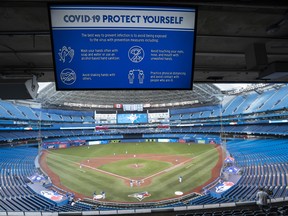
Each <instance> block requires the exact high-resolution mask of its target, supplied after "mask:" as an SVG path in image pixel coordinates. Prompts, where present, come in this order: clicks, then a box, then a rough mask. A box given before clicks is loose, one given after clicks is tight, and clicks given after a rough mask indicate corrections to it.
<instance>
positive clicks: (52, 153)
mask: <svg viewBox="0 0 288 216" xmlns="http://www.w3.org/2000/svg"><path fill="white" fill-rule="evenodd" d="M221 159H222V157H221V150H220V147H217V146H216V145H208V144H193V143H189V144H188V143H150V142H145V143H110V144H102V145H94V146H82V147H73V148H68V149H58V150H49V151H46V152H45V153H44V154H43V156H42V157H41V167H42V168H43V169H44V170H45V172H46V173H48V174H49V176H50V178H51V179H52V181H53V183H54V184H56V185H57V186H58V187H60V188H64V189H66V190H69V191H71V192H74V193H75V194H76V195H77V196H80V197H82V198H83V197H88V198H92V197H93V193H94V192H96V194H100V193H101V192H102V191H104V192H105V194H106V197H105V200H106V201H121V202H137V199H135V196H133V194H137V193H141V192H148V193H146V195H145V199H144V200H143V201H155V200H161V199H167V198H172V197H177V195H175V192H176V191H177V192H183V193H184V194H186V193H188V192H192V191H197V192H199V191H200V189H201V188H202V187H203V186H204V185H205V184H207V183H208V182H209V181H211V180H213V179H214V178H217V176H218V175H219V172H220V168H221V163H222V161H221ZM179 178H181V180H180V179H179ZM176 194H177V193H176Z"/></svg>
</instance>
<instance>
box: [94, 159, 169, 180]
mask: <svg viewBox="0 0 288 216" xmlns="http://www.w3.org/2000/svg"><path fill="white" fill-rule="evenodd" d="M171 166H172V164H171V163H168V162H163V161H155V160H144V159H136V158H130V159H127V160H121V161H116V162H112V163H108V164H105V165H103V166H100V167H99V169H101V170H105V171H107V172H111V173H115V174H117V175H121V176H124V177H128V178H135V177H137V178H144V177H147V176H150V175H153V174H155V173H157V172H160V171H162V170H165V169H167V168H169V167H171Z"/></svg>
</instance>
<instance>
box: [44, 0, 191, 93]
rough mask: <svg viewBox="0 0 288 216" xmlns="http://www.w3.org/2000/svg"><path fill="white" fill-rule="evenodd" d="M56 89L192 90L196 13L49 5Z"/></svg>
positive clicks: (171, 8) (161, 8)
mask: <svg viewBox="0 0 288 216" xmlns="http://www.w3.org/2000/svg"><path fill="white" fill-rule="evenodd" d="M49 12H50V13H49V14H50V28H51V35H52V47H53V58H54V69H55V80H56V89H57V90H97V89H98V90H100V89H101V90H105V89H114V90H115V89H116V90H117V89H178V90H180V89H192V82H193V67H194V50H195V38H196V27H195V23H196V9H195V8H191V7H182V6H181V7H179V6H167V5H165V6H139V5H138V6H137V5H129V6H128V5H122V6H121V5H118V6H117V5H115V6H113V5H105V6H104V5H77V4H73V5H68V4H50V5H49Z"/></svg>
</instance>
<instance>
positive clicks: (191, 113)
mask: <svg viewBox="0 0 288 216" xmlns="http://www.w3.org/2000/svg"><path fill="white" fill-rule="evenodd" d="M48 88H52V90H49V91H48V92H51V91H53V86H51V85H50V87H48ZM205 88H206V87H204V89H203V91H204V92H205V91H206V90H205ZM209 88H210V89H212V88H214V89H215V91H216V92H217V87H216V86H210V87H209ZM199 89H201V86H200V87H199ZM287 90H288V85H287V84H282V85H279V84H275V85H274V84H270V85H263V86H260V87H258V88H250V90H249V91H243V92H241V93H237V94H227V95H223V96H221V97H222V100H221V101H219V100H217V97H216V96H215V98H216V99H215V100H214V99H213V100H212V101H213V102H211V101H209V102H207V101H206V103H202V104H198V105H196V106H191V105H188V106H187V105H185V106H184V107H183V106H178V107H176V106H173V107H169V106H167V108H165V109H164V108H161V109H159V108H158V109H153V108H149V109H146V108H144V112H143V111H142V112H140V113H142V114H143V113H146V114H147V116H148V119H147V121H145V122H139V123H137V124H135V123H132V122H131V123H129V124H127V123H125V124H123V123H121V122H119V121H118V122H117V119H114V118H116V117H117V115H118V113H119V112H120V110H119V108H118V109H117V108H115V109H114V110H113V109H112V108H108V109H107V110H106V111H105V110H104V109H103V108H99V112H97V108H95V109H91V110H89V109H84V108H82V109H83V110H82V111H75V110H72V109H70V110H68V109H55V106H56V104H52V105H51V107H53V108H51V107H48V105H47V104H46V103H45V106H46V107H41V108H35V107H33V106H27V104H25V105H23V103H21V101H19V102H18V101H3V100H2V101H0V123H1V129H0V143H1V148H0V155H1V157H0V162H1V163H0V164H1V178H0V184H1V187H0V196H1V200H0V212H3V213H5V214H4V215H6V214H9V212H46V213H47V214H48V213H49V212H50V213H57V214H59V215H61V214H62V213H64V212H80V213H79V214H80V215H82V213H81V212H83V215H84V214H85V213H84V212H87V214H89V213H88V212H91V214H102V213H103V214H125V213H130V214H132V213H133V214H134V213H141V212H143V213H147V214H148V213H151V214H153V212H154V213H155V212H157V213H159V212H163V214H164V213H166V214H167V215H168V214H170V215H179V216H180V215H212V214H213V215H217V214H218V215H233V214H234V215H236V212H237V213H238V215H245V214H246V215H248V213H247V212H250V214H254V215H255V214H259V215H260V212H259V211H258V210H257V207H255V196H256V192H257V190H258V187H259V186H262V187H264V188H265V189H269V190H271V191H273V195H271V199H272V201H273V202H272V203H273V206H274V207H273V208H274V209H273V211H274V213H275V214H274V215H276V214H278V215H279V214H282V215H284V214H285V212H286V209H287V208H286V204H284V205H283V202H284V203H285V201H286V199H287V197H288V188H287V183H288V175H287V173H288V158H287V154H288V147H287V146H288V139H287V138H286V136H287V135H288V127H287V120H286V119H287V115H288V113H287V104H288V103H287V100H288V97H286V96H287V95H286V92H287ZM45 92H47V89H46V90H45ZM53 94H57V93H56V92H54V93H53ZM70 94H71V93H70ZM80 96H81V94H80ZM75 97H77V94H76V96H75ZM218 98H219V95H218ZM199 100H200V99H199ZM39 101H40V102H41V101H43V98H40V99H39ZM50 102H51V101H50ZM34 103H35V102H34ZM57 103H59V100H57ZM61 103H65V101H62V102H61ZM155 103H156V101H155ZM95 111H96V112H95ZM95 113H97V114H98V115H100V116H101V118H100V120H101V121H102V122H97V121H96V120H95ZM134 113H136V114H137V112H136V111H134ZM149 113H151V114H153V115H151V119H152V120H153V121H152V120H151V121H150V122H149ZM157 113H158V114H159V116H160V117H159V119H158V118H157V116H158V115H157ZM165 113H168V114H169V115H168V117H167V114H165ZM122 114H125V112H122ZM136 114H135V115H136ZM163 118H164V119H163ZM165 118H166V119H165ZM100 120H99V121H100ZM103 123H105V124H103ZM115 140H118V141H117V142H123V143H125V142H135V141H137V142H145V140H146V141H147V140H152V141H153V142H158V141H159V142H161V141H163V140H165V141H166V140H169V141H171V142H172V141H173V142H175V141H176V142H184V143H188V142H189V143H203V144H211V143H213V144H215V143H216V144H217V145H220V146H221V147H222V150H223V153H224V155H226V156H227V158H226V159H225V160H224V163H223V167H222V171H221V172H220V173H219V176H218V177H217V178H215V179H214V181H212V182H210V183H209V184H206V185H205V186H203V188H202V190H201V193H187V194H185V195H183V196H180V197H176V198H175V197H174V198H172V199H166V200H159V201H154V202H139V203H133V202H132V203H129V204H127V203H122V202H109V201H101V200H100V201H98V200H93V199H92V197H87V196H86V197H84V198H83V197H81V200H78V198H79V196H78V195H77V193H76V195H75V194H74V193H73V191H71V190H67V188H66V187H63V188H61V187H58V186H56V185H54V184H53V181H51V179H50V177H49V174H47V173H45V171H44V170H43V167H41V166H40V165H39V163H38V159H39V157H40V156H41V154H42V150H45V149H51V148H54V149H57V148H69V147H74V146H89V144H92V143H97V144H101V143H103V144H104V143H105V144H107V143H110V142H112V141H113V142H114V141H115ZM79 148H81V147H79ZM42 191H45V193H43V192H42ZM46 194H50V195H49V196H46ZM51 194H52V195H51ZM51 197H53V199H51ZM72 203H73V204H72ZM241 203H242V204H241ZM219 206H221V207H222V208H223V210H220V211H219V210H218V211H216V210H215V209H214V208H217V207H219ZM167 211H169V212H167ZM61 212H62V213H61ZM224 212H226V213H224ZM21 214H22V213H21ZM23 214H24V213H23ZM271 214H272V213H271ZM25 215H26V213H25ZM27 215H28V213H27ZM39 215H41V214H40V213H39ZM272 215H273V214H272Z"/></svg>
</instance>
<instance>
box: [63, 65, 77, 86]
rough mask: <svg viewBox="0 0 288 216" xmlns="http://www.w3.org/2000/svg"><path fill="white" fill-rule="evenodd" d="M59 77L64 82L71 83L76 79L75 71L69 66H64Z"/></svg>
mask: <svg viewBox="0 0 288 216" xmlns="http://www.w3.org/2000/svg"><path fill="white" fill-rule="evenodd" d="M60 79H61V81H62V82H63V83H64V84H66V85H72V84H73V83H74V82H75V81H76V73H75V72H74V71H73V70H72V69H70V68H65V69H64V70H62V71H61V73H60Z"/></svg>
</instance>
